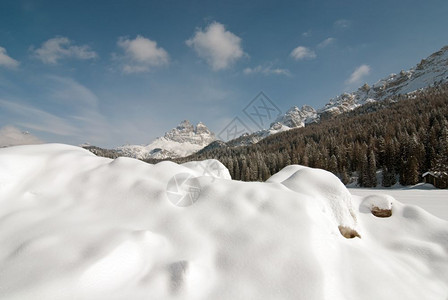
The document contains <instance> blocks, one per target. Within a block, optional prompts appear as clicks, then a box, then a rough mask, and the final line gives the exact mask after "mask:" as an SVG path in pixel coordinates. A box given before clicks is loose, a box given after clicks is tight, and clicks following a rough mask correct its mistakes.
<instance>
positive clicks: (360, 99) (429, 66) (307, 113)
mask: <svg viewBox="0 0 448 300" xmlns="http://www.w3.org/2000/svg"><path fill="white" fill-rule="evenodd" d="M445 82H448V46H445V47H443V48H442V49H440V50H439V51H437V52H435V53H433V54H431V55H430V56H429V57H427V58H425V59H422V60H421V61H420V63H418V64H417V65H416V66H415V67H414V68H412V69H410V70H408V71H401V72H400V73H398V74H390V75H389V76H387V77H385V78H383V79H381V80H379V81H378V82H376V83H375V84H374V85H373V86H369V85H368V84H367V83H365V84H364V85H362V86H361V87H359V88H358V89H357V90H356V91H354V92H351V93H343V94H341V95H339V96H337V97H335V98H332V99H330V101H329V102H328V103H327V104H326V105H325V106H324V107H322V108H321V109H318V110H317V111H316V110H315V109H314V108H312V107H311V106H307V105H305V106H303V107H302V109H299V108H298V107H297V106H293V107H291V108H290V109H289V110H288V111H287V112H286V113H285V114H284V115H280V116H279V117H278V118H277V119H276V120H275V121H274V122H273V123H272V124H271V125H270V128H269V129H264V130H260V131H257V132H254V133H252V134H245V135H243V136H241V137H239V138H237V139H235V140H233V141H229V142H228V143H227V144H228V145H229V146H245V145H250V144H255V143H258V142H259V141H260V140H262V139H264V138H266V137H268V136H270V135H272V134H276V133H279V132H283V131H287V130H290V129H292V128H300V127H304V126H305V125H307V124H310V123H315V122H319V121H320V119H325V118H331V117H333V116H336V115H338V114H341V113H344V112H348V111H352V110H354V109H355V108H357V107H360V106H362V105H364V104H367V103H372V102H376V101H383V100H385V99H388V98H391V97H393V96H397V95H406V94H409V93H412V92H415V91H417V90H420V89H423V88H427V87H430V86H433V85H435V84H441V83H445Z"/></svg>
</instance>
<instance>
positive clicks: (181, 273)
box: [0, 144, 448, 300]
mask: <svg viewBox="0 0 448 300" xmlns="http://www.w3.org/2000/svg"><path fill="white" fill-rule="evenodd" d="M175 183H177V184H178V185H174V186H175V187H176V189H173V184H175ZM179 195H180V196H182V195H184V196H186V195H188V196H189V197H188V198H186V197H184V196H182V197H183V198H176V197H178V196H179ZM178 199H180V200H179V201H177V200H178ZM174 200H176V201H174ZM183 200H191V202H188V201H187V202H183ZM376 203H378V205H386V207H392V213H393V214H392V216H391V217H389V218H377V217H375V216H373V215H372V214H371V213H370V209H371V207H372V205H374V204H376ZM180 204H183V205H180ZM339 226H344V227H346V228H352V229H355V230H356V231H357V232H358V234H359V235H360V236H361V238H357V237H355V238H353V239H346V238H344V237H343V236H342V235H341V234H340V232H339V229H338V227H339ZM0 270H1V271H0V298H1V299H66V298H70V299H185V300H190V299H194V300H201V299H214V300H220V299H232V300H235V299H244V300H246V299H259V300H263V299H282V300H285V299H286V300H287V299H294V300H301V299H322V300H323V299H332V300H351V299H353V300H359V299H363V300H370V299H371V300H382V299H390V300H396V299H407V300H413V299H415V300H421V299H434V300H438V299H440V300H446V297H447V295H448V222H446V221H442V220H440V219H438V218H436V217H434V216H432V215H430V214H429V213H427V212H425V211H424V210H422V209H420V208H418V207H416V206H412V205H404V204H402V203H400V202H398V201H396V200H394V199H393V198H387V199H386V202H385V198H384V197H381V196H378V197H369V198H368V199H364V198H362V197H356V196H352V195H351V194H350V193H349V192H348V190H347V189H346V188H345V187H344V186H343V185H342V184H341V183H340V181H339V180H338V179H337V178H336V177H334V176H333V175H331V174H330V173H328V172H325V171H322V170H316V169H311V168H306V167H301V166H289V167H287V168H285V169H283V170H282V171H280V172H279V173H277V174H276V175H274V176H272V177H271V178H270V179H269V180H268V182H265V183H260V182H240V181H233V180H231V179H230V178H229V175H228V171H227V170H225V169H224V167H223V166H222V165H221V164H220V163H219V162H217V161H214V160H210V161H204V162H196V163H195V162H190V163H187V164H185V165H177V164H174V163H172V162H161V163H158V164H156V165H150V164H146V163H143V162H141V161H138V160H134V159H131V158H124V157H121V158H118V159H115V160H111V159H107V158H101V157H96V156H94V155H93V154H91V153H90V152H88V151H87V150H84V149H81V148H77V147H73V146H66V145H57V144H47V145H36V146H19V147H10V148H4V149H0Z"/></svg>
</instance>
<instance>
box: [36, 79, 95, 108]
mask: <svg viewBox="0 0 448 300" xmlns="http://www.w3.org/2000/svg"><path fill="white" fill-rule="evenodd" d="M45 78H48V79H49V80H48V84H49V85H48V86H47V90H48V91H49V95H48V96H47V98H48V99H49V100H53V101H54V102H57V103H59V104H62V103H64V104H65V105H74V106H79V107H82V108H84V109H87V110H91V109H92V108H95V107H96V106H97V105H98V97H97V96H96V95H95V94H94V93H93V92H92V91H91V90H89V89H88V88H86V87H85V86H83V85H82V84H80V83H79V82H77V81H75V80H73V79H72V78H68V77H58V76H51V75H50V76H45Z"/></svg>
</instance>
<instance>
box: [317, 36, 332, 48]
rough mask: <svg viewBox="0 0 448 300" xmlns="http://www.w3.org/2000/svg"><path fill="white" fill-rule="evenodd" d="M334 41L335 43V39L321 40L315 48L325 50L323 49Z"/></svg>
mask: <svg viewBox="0 0 448 300" xmlns="http://www.w3.org/2000/svg"><path fill="white" fill-rule="evenodd" d="M335 41H336V39H335V38H333V37H329V38H327V39H325V40H323V41H322V42H320V43H319V44H318V45H317V48H319V49H323V48H325V47H328V46H330V45H331V44H333V43H334V42H335Z"/></svg>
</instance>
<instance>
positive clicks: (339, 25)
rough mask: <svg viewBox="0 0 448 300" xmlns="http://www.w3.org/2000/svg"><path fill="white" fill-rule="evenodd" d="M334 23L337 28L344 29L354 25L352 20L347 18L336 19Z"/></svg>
mask: <svg viewBox="0 0 448 300" xmlns="http://www.w3.org/2000/svg"><path fill="white" fill-rule="evenodd" d="M333 25H334V27H336V28H337V29H342V30H344V29H348V28H350V26H351V25H352V22H350V21H349V20H346V19H339V20H337V21H335V22H334V24H333Z"/></svg>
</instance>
